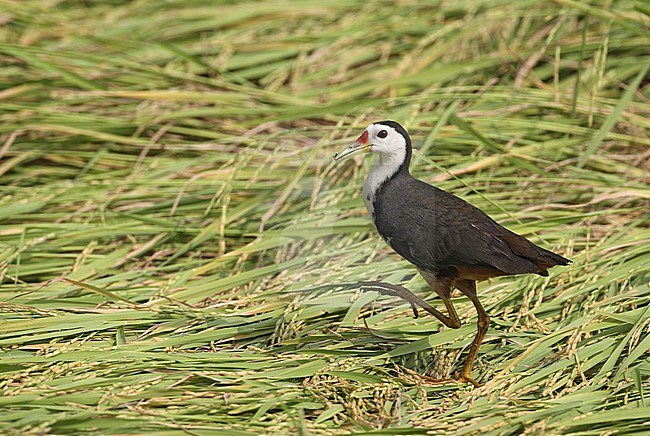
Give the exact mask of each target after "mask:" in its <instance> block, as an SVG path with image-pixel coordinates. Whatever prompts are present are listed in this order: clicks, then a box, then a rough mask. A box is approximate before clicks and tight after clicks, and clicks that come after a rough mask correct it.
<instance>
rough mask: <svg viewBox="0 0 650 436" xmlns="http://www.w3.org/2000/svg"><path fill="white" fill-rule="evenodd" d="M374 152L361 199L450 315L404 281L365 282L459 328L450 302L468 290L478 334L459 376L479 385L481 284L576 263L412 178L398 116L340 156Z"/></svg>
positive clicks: (483, 320)
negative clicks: (454, 293) (476, 373)
mask: <svg viewBox="0 0 650 436" xmlns="http://www.w3.org/2000/svg"><path fill="white" fill-rule="evenodd" d="M361 152H363V153H367V152H374V153H376V154H377V158H376V161H375V163H374V165H373V167H372V169H371V170H370V173H369V174H368V177H367V178H366V181H365V183H364V185H363V200H364V202H365V203H366V208H367V209H368V212H369V213H370V216H371V217H372V222H373V223H374V225H375V227H376V228H377V231H378V232H379V234H380V235H381V237H382V238H383V239H384V240H385V241H386V242H387V243H388V244H389V245H390V246H391V247H392V248H393V249H394V250H395V251H396V252H397V253H398V254H399V255H401V256H402V257H403V258H404V259H406V260H408V261H409V262H410V263H412V264H413V265H415V267H416V268H417V270H418V271H419V273H420V274H421V275H422V276H423V278H424V280H425V281H426V282H427V283H428V285H429V286H430V287H431V289H432V290H433V291H435V292H436V294H437V295H438V296H439V297H440V298H441V299H442V301H443V303H444V304H445V307H446V308H447V312H448V313H449V315H448V316H445V315H444V314H442V313H441V312H439V311H437V310H436V309H434V308H433V307H431V306H430V305H429V304H428V303H426V302H425V301H424V300H422V299H421V298H419V297H417V296H416V295H415V294H413V293H412V292H411V291H409V290H408V289H406V288H404V287H402V286H396V285H389V284H385V283H381V282H366V283H365V284H366V285H367V286H370V287H373V286H374V287H376V288H377V289H378V290H380V291H381V289H382V288H383V290H384V292H383V293H389V294H392V295H397V296H400V297H401V298H404V299H405V300H407V301H409V302H410V303H411V306H412V307H413V309H414V312H415V313H416V315H417V310H416V309H415V305H416V304H417V305H419V306H420V307H422V308H423V309H425V310H426V311H427V312H429V313H431V314H432V315H434V316H435V317H436V318H438V319H439V320H440V321H441V322H442V323H443V324H445V325H446V326H447V327H451V328H456V329H457V328H460V320H459V319H458V314H457V313H456V310H455V309H454V306H453V305H452V303H451V292H452V290H453V289H454V288H457V289H458V290H460V291H461V292H462V293H463V294H465V295H466V296H467V297H468V298H469V299H470V300H471V301H472V303H473V304H474V307H475V308H476V311H477V312H478V323H477V324H478V332H477V334H476V337H475V338H474V341H473V342H472V345H471V347H470V350H469V354H468V355H467V358H466V359H465V363H464V364H463V367H462V369H461V371H460V373H459V374H457V375H456V380H458V381H464V382H470V383H472V384H474V385H475V386H479V384H478V383H477V382H476V381H475V380H474V379H473V378H472V377H471V376H470V371H471V369H472V364H473V363H474V360H475V359H476V355H477V354H478V349H479V346H480V345H481V342H482V341H483V337H484V336H485V333H486V332H487V330H488V326H489V324H490V318H489V316H488V314H487V313H486V312H485V309H483V306H482V305H481V303H480V302H479V300H478V297H477V295H476V282H477V281H481V280H486V279H489V278H491V277H498V276H506V275H515V274H528V273H533V274H539V275H542V276H547V275H548V272H547V271H546V270H547V269H548V268H550V267H553V266H556V265H567V264H568V263H569V262H570V261H569V260H568V259H566V258H564V257H562V256H560V255H558V254H555V253H553V252H551V251H548V250H545V249H543V248H541V247H538V246H537V245H535V244H533V243H532V242H530V241H529V240H528V239H526V238H524V237H522V236H519V235H517V234H516V233H513V232H511V231H510V230H508V229H506V228H504V227H502V226H501V225H500V224H498V223H497V222H496V221H494V220H493V219H492V218H490V217H489V216H487V215H486V214H485V213H484V212H483V211H481V210H480V209H478V208H476V207H474V206H472V205H471V204H469V203H467V202H466V201H465V200H462V199H460V198H458V197H456V196H455V195H453V194H450V193H448V192H446V191H443V190H442V189H439V188H436V187H435V186H431V185H429V184H428V183H425V182H423V181H421V180H418V179H416V178H414V177H413V176H411V173H410V172H409V163H410V161H411V153H412V150H411V139H410V137H409V135H408V133H407V132H406V130H405V129H404V128H403V127H402V126H401V125H400V124H399V123H397V122H395V121H380V122H377V123H373V124H371V125H370V126H368V128H367V129H366V130H365V131H364V132H363V134H361V136H359V138H358V139H357V140H356V142H355V143H354V144H352V145H350V146H349V147H347V148H345V149H344V150H342V151H341V152H340V153H337V154H335V155H334V159H335V160H336V161H340V160H342V159H343V158H346V157H350V156H352V155H355V154H358V153H361Z"/></svg>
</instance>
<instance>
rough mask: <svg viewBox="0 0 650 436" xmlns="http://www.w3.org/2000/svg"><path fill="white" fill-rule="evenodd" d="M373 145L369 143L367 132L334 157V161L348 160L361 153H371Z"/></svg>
mask: <svg viewBox="0 0 650 436" xmlns="http://www.w3.org/2000/svg"><path fill="white" fill-rule="evenodd" d="M371 145H372V144H371V143H370V142H368V132H367V131H365V132H363V134H362V135H361V136H359V138H358V139H357V140H356V141H355V142H354V144H352V145H348V146H347V147H345V148H344V149H343V150H341V151H339V152H338V153H336V154H335V155H334V160H335V161H336V162H338V161H341V160H343V159H346V158H348V157H351V156H354V155H355V154H359V153H368V152H370V146H371Z"/></svg>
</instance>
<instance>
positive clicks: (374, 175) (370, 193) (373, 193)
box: [362, 151, 406, 224]
mask: <svg viewBox="0 0 650 436" xmlns="http://www.w3.org/2000/svg"><path fill="white" fill-rule="evenodd" d="M405 154H406V151H404V152H402V153H391V154H388V153H380V154H378V155H377V158H376V160H375V163H374V165H373V166H372V168H371V169H370V172H369V173H368V177H367V178H366V181H365V182H364V184H363V191H362V192H363V201H364V203H365V204H366V209H368V213H369V214H370V217H371V218H372V222H373V224H374V223H375V206H374V204H375V198H376V197H377V193H378V192H379V189H380V188H381V185H383V184H384V182H385V181H386V180H388V179H389V178H390V177H392V176H393V174H395V173H396V172H397V170H398V169H399V167H400V166H401V165H402V163H403V162H404V158H405Z"/></svg>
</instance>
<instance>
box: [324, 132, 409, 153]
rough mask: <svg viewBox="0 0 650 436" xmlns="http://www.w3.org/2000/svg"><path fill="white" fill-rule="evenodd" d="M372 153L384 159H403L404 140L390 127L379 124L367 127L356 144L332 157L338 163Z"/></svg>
mask: <svg viewBox="0 0 650 436" xmlns="http://www.w3.org/2000/svg"><path fill="white" fill-rule="evenodd" d="M368 152H374V153H379V154H381V155H384V156H386V157H399V158H402V159H403V158H404V156H405V154H406V139H405V138H404V136H402V135H401V134H400V133H399V132H398V131H397V130H395V129H394V128H392V127H391V126H387V125H385V124H381V123H375V124H371V125H369V126H368V127H367V128H366V130H364V132H363V133H362V134H361V136H359V138H358V139H357V140H356V142H355V143H354V144H352V145H350V146H348V147H346V148H345V149H343V150H341V152H339V153H336V154H335V155H334V160H336V161H340V160H343V159H344V158H347V157H350V156H352V155H355V154H358V153H368Z"/></svg>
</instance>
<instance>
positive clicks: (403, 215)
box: [378, 185, 539, 274]
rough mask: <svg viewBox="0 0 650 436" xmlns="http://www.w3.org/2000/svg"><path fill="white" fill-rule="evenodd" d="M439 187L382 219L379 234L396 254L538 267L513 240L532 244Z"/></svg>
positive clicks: (420, 261)
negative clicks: (510, 240) (513, 245)
mask: <svg viewBox="0 0 650 436" xmlns="http://www.w3.org/2000/svg"><path fill="white" fill-rule="evenodd" d="M427 186H429V185H427ZM437 191H438V192H436V193H435V195H434V196H428V197H426V198H424V199H422V198H420V199H412V200H413V201H409V203H408V205H405V206H404V207H400V208H398V209H397V210H395V211H392V212H391V213H390V216H389V217H387V219H384V220H382V222H381V227H382V228H379V227H378V230H379V233H380V234H381V235H382V236H383V237H384V238H385V239H386V241H387V242H388V243H389V244H390V246H391V247H392V248H393V249H394V250H395V251H396V252H397V253H398V254H400V255H401V256H402V257H404V258H405V259H406V260H408V261H409V262H411V263H413V264H415V265H416V266H418V267H421V268H425V269H438V270H439V269H444V268H448V267H452V266H454V267H472V268H477V267H478V268H487V269H495V270H498V271H501V272H503V273H506V274H519V273H524V272H538V271H539V267H538V266H537V265H535V263H534V262H533V261H532V259H529V258H527V257H525V256H524V257H522V256H521V255H520V254H519V253H516V252H515V251H513V249H512V248H511V247H510V245H509V239H512V238H513V235H514V237H516V238H521V239H522V240H523V241H525V243H528V244H530V245H533V244H532V243H530V242H529V241H527V240H525V238H523V237H521V236H518V235H516V234H514V233H512V232H510V231H509V230H507V229H505V228H503V227H502V226H501V225H499V224H498V223H496V222H495V221H493V220H492V219H491V218H490V217H488V216H487V215H486V214H485V213H483V212H482V211H481V210H479V209H477V208H476V207H474V206H472V205H470V204H469V203H467V202H465V201H464V200H462V199H460V198H458V197H455V196H453V195H451V194H448V193H446V192H444V191H441V190H437ZM522 244H523V243H522ZM533 246H534V245H533ZM522 254H523V253H522Z"/></svg>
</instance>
